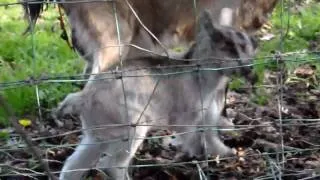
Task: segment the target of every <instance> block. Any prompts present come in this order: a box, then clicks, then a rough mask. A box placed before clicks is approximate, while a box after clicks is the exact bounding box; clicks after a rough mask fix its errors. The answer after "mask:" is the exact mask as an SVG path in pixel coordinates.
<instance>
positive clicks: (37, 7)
mask: <svg viewBox="0 0 320 180" xmlns="http://www.w3.org/2000/svg"><path fill="white" fill-rule="evenodd" d="M20 1H22V6H23V10H24V15H25V18H26V19H27V20H28V21H29V26H28V28H27V29H26V30H25V32H24V33H23V34H26V33H28V32H30V31H31V28H32V27H33V26H34V24H35V23H36V22H37V19H38V17H39V16H40V14H41V12H42V10H43V4H44V3H45V1H44V0H20Z"/></svg>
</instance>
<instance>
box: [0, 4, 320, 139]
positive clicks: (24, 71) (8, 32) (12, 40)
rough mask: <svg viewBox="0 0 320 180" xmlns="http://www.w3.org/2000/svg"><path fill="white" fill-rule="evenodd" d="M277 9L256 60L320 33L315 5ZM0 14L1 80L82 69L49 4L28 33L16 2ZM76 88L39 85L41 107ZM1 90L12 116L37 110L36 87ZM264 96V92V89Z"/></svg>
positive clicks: (319, 8) (299, 47) (2, 122)
mask: <svg viewBox="0 0 320 180" xmlns="http://www.w3.org/2000/svg"><path fill="white" fill-rule="evenodd" d="M5 2H15V0H2V1H1V3H5ZM285 12H287V11H285ZM280 13H281V8H280V6H278V7H277V9H276V10H275V12H274V13H273V15H272V17H271V23H272V24H273V28H272V33H274V34H275V35H276V38H274V39H272V40H270V41H265V42H262V43H261V44H260V52H259V54H258V58H260V59H259V60H257V62H258V63H263V62H265V59H263V58H262V57H264V56H267V55H270V52H272V51H274V50H279V49H280V45H281V43H280V42H281V41H282V46H281V47H282V50H283V51H284V52H292V51H303V50H305V49H307V48H308V46H309V42H310V41H317V40H318V37H319V33H320V32H319V31H320V5H319V4H312V5H308V6H305V7H304V8H303V9H302V10H300V11H299V12H295V13H293V12H292V13H290V14H289V16H288V14H285V15H284V17H283V21H282V22H281V18H280ZM0 14H1V16H0V39H1V40H0V72H1V73H0V83H7V82H14V81H19V80H25V79H29V78H30V77H36V78H37V77H47V76H53V75H55V76H61V75H71V74H76V73H80V72H81V68H82V65H83V60H81V59H79V58H78V56H77V55H76V54H75V53H74V52H73V51H72V50H71V49H70V48H69V47H68V45H67V44H66V42H65V41H64V40H62V39H61V38H60V34H61V30H60V28H59V22H58V21H57V17H58V14H57V11H56V10H55V9H54V8H51V9H49V10H48V11H45V12H44V14H43V16H42V19H41V20H40V21H39V22H38V23H37V26H36V29H35V33H34V35H33V36H32V35H22V33H23V32H24V30H25V29H26V27H27V23H26V22H25V21H24V19H23V14H22V8H21V6H18V5H15V6H8V7H3V6H2V7H0ZM288 17H290V28H289V29H288V31H286V30H287V29H286V28H287V26H286V23H287V19H288ZM282 23H283V25H282ZM283 28H285V29H283ZM281 30H283V31H284V32H287V33H286V38H285V39H284V40H282V39H281V36H280V34H281V33H280V32H281ZM319 39H320V38H319ZM32 44H33V45H34V46H32ZM319 44H320V40H319ZM319 47H320V46H319ZM317 57H318V55H317V54H308V55H299V56H289V57H287V59H291V60H299V61H302V60H306V59H310V58H317ZM75 59H77V60H75ZM301 63H303V62H292V63H287V64H286V65H287V67H288V68H289V69H294V68H296V67H297V66H298V65H299V64H301ZM313 64H314V65H315V66H316V67H317V70H318V71H319V70H320V63H319V61H318V62H313ZM269 68H274V64H273V65H272V64H271V65H270V64H268V65H257V66H256V67H255V71H256V72H257V73H258V75H259V77H260V78H259V79H260V82H259V83H260V84H261V83H262V78H263V72H264V71H265V69H269ZM318 73H319V72H318ZM243 84H244V83H243V80H242V79H238V80H235V81H233V82H232V83H231V88H233V89H237V88H240V87H241V86H242V85H243ZM75 90H76V88H75V87H73V86H72V85H71V84H69V83H65V84H42V85H39V97H40V103H41V106H42V107H44V108H50V107H53V106H55V105H56V104H57V102H59V101H60V100H61V99H62V98H63V97H64V96H65V95H66V94H67V93H69V92H71V91H75ZM0 93H1V94H3V95H4V96H5V97H6V99H7V100H8V103H10V104H11V105H12V106H13V108H14V109H15V110H16V113H17V116H19V117H21V118H22V117H24V116H30V115H34V116H35V115H37V107H38V106H37V99H36V90H35V86H18V87H14V88H10V87H7V86H3V85H0ZM261 93H262V94H264V93H263V92H261ZM263 97H266V96H265V94H264V95H263ZM254 101H257V103H258V104H265V101H266V99H264V98H259V96H257V97H255V99H254ZM7 125H8V120H7V117H6V115H5V113H4V112H3V111H2V110H1V109H0V127H1V126H7ZM0 136H1V135H0Z"/></svg>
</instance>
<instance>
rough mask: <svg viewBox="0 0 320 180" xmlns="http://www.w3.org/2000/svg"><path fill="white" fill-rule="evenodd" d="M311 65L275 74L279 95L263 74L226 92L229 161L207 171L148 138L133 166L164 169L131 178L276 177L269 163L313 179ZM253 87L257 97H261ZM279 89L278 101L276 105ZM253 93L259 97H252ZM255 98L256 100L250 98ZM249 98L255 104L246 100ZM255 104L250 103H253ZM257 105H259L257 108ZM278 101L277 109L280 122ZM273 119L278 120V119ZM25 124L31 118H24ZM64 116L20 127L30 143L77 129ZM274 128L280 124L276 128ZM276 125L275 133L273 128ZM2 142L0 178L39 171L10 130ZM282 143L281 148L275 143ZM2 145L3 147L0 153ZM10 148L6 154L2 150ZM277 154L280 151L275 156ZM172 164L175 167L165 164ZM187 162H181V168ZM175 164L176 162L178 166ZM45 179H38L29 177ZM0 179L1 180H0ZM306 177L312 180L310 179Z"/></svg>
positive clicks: (317, 109)
mask: <svg viewBox="0 0 320 180" xmlns="http://www.w3.org/2000/svg"><path fill="white" fill-rule="evenodd" d="M314 70H315V69H314V67H311V66H309V65H302V66H300V67H299V68H298V69H296V71H295V72H294V73H292V74H286V75H282V76H283V79H284V81H283V82H284V85H283V87H282V89H280V88H278V87H280V86H277V78H279V75H278V74H277V73H276V72H268V73H266V78H265V82H264V84H265V85H264V86H263V87H256V88H254V90H252V88H250V87H247V88H246V87H243V88H239V89H237V90H236V91H233V92H229V93H228V105H227V112H228V117H229V118H230V119H232V120H233V122H234V123H235V124H236V130H235V131H232V132H231V133H228V132H224V133H221V138H223V139H224V141H225V143H226V144H227V145H229V146H230V147H234V148H235V149H237V155H236V156H235V157H232V158H227V159H223V158H219V157H209V166H207V165H206V164H205V163H201V162H202V161H203V160H204V158H203V157H199V158H192V159H190V158H189V159H187V158H179V159H180V160H176V159H175V158H174V157H175V156H176V155H177V154H179V155H180V153H178V152H177V149H176V148H174V147H171V146H168V144H166V145H164V143H163V141H162V140H161V139H160V140H159V139H158V140H148V141H145V142H144V145H143V147H141V148H140V150H139V152H138V153H137V154H136V157H137V158H136V159H135V160H134V164H135V165H143V164H153V163H158V164H165V165H162V166H158V167H141V168H135V169H133V175H134V179H136V180H138V179H139V180H153V179H159V180H160V179H170V180H178V179H179V180H180V179H181V180H182V179H199V175H200V174H201V173H202V171H203V172H206V173H208V174H209V176H210V179H252V178H257V177H260V178H266V179H268V178H273V177H277V176H279V175H280V174H279V171H278V169H279V168H281V167H278V165H277V159H278V161H281V160H282V157H284V158H285V159H284V160H283V162H284V163H283V169H282V173H283V174H281V176H282V177H283V179H301V178H306V177H309V178H311V177H312V176H317V177H314V178H313V179H317V178H319V175H320V120H319V118H320V102H319V101H320V90H319V88H317V87H318V86H317V84H318V81H317V79H319V77H316V75H315V74H314V72H313V71H314ZM261 89H263V90H264V91H263V94H264V95H265V98H264V101H259V97H260V98H261V96H262V95H261ZM281 91H282V100H281V101H279V100H278V98H279V97H280V94H281V93H280V92H281ZM254 92H259V94H260V95H259V96H258V97H256V96H257V95H255V93H254ZM257 98H258V100H257ZM254 99H256V100H254ZM255 102H256V103H255ZM258 103H260V104H261V105H259V104H258ZM279 103H281V104H282V108H281V117H280V113H279V110H278V109H279V106H278V105H279ZM280 118H281V119H282V121H280ZM30 119H34V118H32V117H30ZM72 119H73V118H70V119H68V120H66V121H65V122H66V125H65V126H63V127H60V128H58V127H57V126H56V124H55V123H54V122H53V121H50V123H48V124H41V123H40V121H34V123H33V124H31V126H29V127H26V130H27V131H28V132H29V135H30V136H32V137H33V138H38V137H45V136H55V135H57V134H62V133H66V132H70V131H72V130H76V129H78V128H79V127H80V124H79V121H78V120H76V119H74V120H72ZM281 124H282V125H281ZM281 127H282V128H281ZM167 134H171V132H168V131H165V130H159V131H154V132H151V133H150V136H152V135H157V136H159V135H167ZM78 135H80V133H79V132H78V133H74V134H70V135H66V136H59V137H52V138H46V139H42V138H39V139H37V141H36V142H37V143H38V145H41V146H47V147H48V146H52V147H56V146H59V145H64V144H67V143H77V142H78ZM10 137H11V138H10V140H7V141H3V142H1V147H2V148H1V151H0V162H3V164H1V171H0V174H1V175H5V174H7V173H13V174H23V173H33V172H32V171H31V170H33V171H39V172H42V168H41V167H38V166H37V164H36V162H35V161H33V158H32V156H31V155H30V154H29V153H28V151H27V150H26V149H18V150H14V149H17V148H21V147H19V146H21V145H22V143H21V142H19V140H18V139H15V137H17V136H16V135H15V133H14V131H13V130H12V131H11V133H10ZM282 142H283V146H281V143H282ZM6 147H8V149H6ZM9 149H10V150H9ZM282 150H284V153H283V154H282V153H281V152H282ZM72 151H73V150H72V149H71V148H52V149H47V158H48V159H50V160H51V161H50V167H51V168H52V170H53V171H59V170H60V168H61V167H62V163H61V162H63V161H64V160H65V159H66V157H67V156H68V155H70V154H71V153H72ZM173 162H175V163H177V164H176V166H168V165H166V164H170V163H173ZM181 162H187V163H181ZM179 163H180V164H179ZM89 175H90V176H94V177H96V178H94V179H101V178H99V175H101V174H99V173H97V172H95V171H92V172H90V173H89ZM37 177H38V178H40V179H46V178H45V177H44V176H42V177H41V176H37ZM2 178H3V179H19V180H20V179H31V178H30V177H27V176H25V177H22V176H21V175H20V176H5V177H2ZM2 178H1V179H2ZM311 179H312V178H311Z"/></svg>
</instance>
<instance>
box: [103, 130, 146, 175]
mask: <svg viewBox="0 0 320 180" xmlns="http://www.w3.org/2000/svg"><path fill="white" fill-rule="evenodd" d="M133 130H134V128H131V132H130V138H129V141H121V142H117V143H115V144H110V145H109V146H108V147H107V148H106V149H105V150H104V152H105V153H106V155H105V156H104V157H103V158H101V159H100V161H99V162H98V165H97V168H101V169H106V171H107V173H108V174H109V175H110V176H111V177H113V179H114V180H125V179H130V177H129V174H128V166H129V164H130V161H131V159H132V158H133V157H134V155H135V153H136V151H137V149H138V148H139V146H140V145H141V144H142V142H143V140H144V138H145V137H146V134H147V132H148V130H149V127H147V126H138V127H135V132H136V133H135V137H133V134H134V133H133ZM128 148H129V149H128Z"/></svg>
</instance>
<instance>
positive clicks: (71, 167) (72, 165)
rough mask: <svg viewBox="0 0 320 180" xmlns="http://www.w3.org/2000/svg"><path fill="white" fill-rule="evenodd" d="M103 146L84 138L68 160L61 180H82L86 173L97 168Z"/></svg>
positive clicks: (61, 174) (87, 137)
mask: <svg viewBox="0 0 320 180" xmlns="http://www.w3.org/2000/svg"><path fill="white" fill-rule="evenodd" d="M101 146H102V145H101V144H99V143H98V142H97V141H95V140H94V139H92V138H90V136H84V138H83V139H82V140H81V143H80V144H79V145H78V146H77V148H76V150H75V151H74V153H73V154H72V155H71V156H70V157H68V158H67V160H66V161H65V164H64V166H63V168H62V171H61V173H60V177H59V179H60V180H80V179H81V177H82V176H83V175H84V174H85V171H87V170H89V169H91V168H93V167H95V165H96V163H97V162H98V160H99V157H100V154H101Z"/></svg>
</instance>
